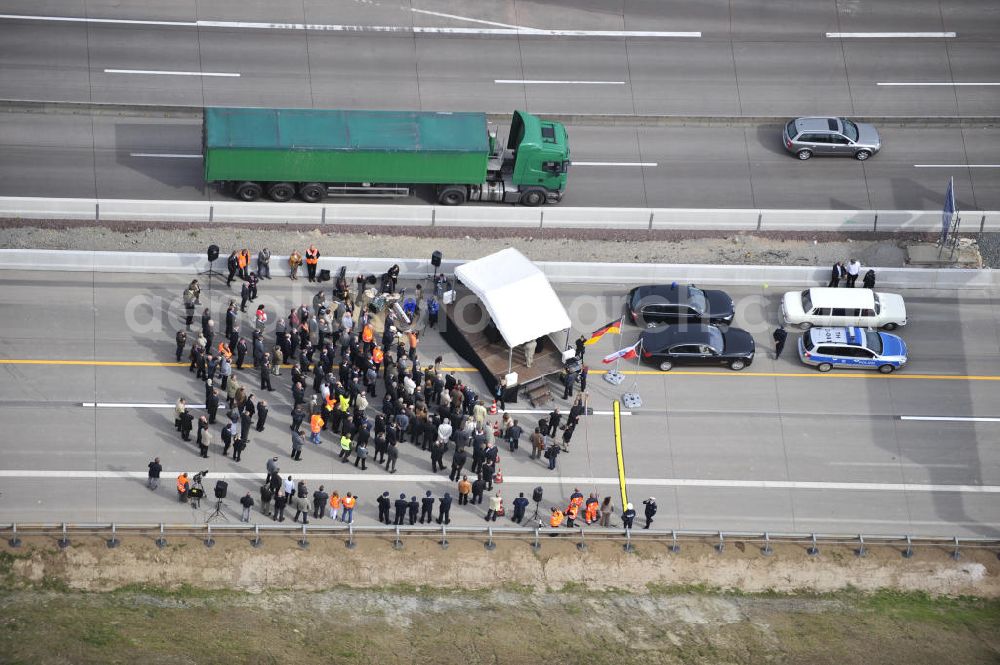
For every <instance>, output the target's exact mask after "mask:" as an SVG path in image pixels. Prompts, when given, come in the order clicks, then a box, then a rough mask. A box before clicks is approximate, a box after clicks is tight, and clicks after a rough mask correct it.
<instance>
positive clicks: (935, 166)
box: [913, 164, 1000, 169]
mask: <svg viewBox="0 0 1000 665" xmlns="http://www.w3.org/2000/svg"><path fill="white" fill-rule="evenodd" d="M913 168H915V169H1000V164H914V165H913Z"/></svg>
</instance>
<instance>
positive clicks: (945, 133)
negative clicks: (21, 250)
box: [0, 0, 1000, 209]
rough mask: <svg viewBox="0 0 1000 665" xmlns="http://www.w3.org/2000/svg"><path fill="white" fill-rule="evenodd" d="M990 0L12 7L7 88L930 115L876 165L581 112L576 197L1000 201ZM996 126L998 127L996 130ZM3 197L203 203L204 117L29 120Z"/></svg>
mask: <svg viewBox="0 0 1000 665" xmlns="http://www.w3.org/2000/svg"><path fill="white" fill-rule="evenodd" d="M998 27H1000V11H998V10H997V9H996V7H994V6H992V5H990V4H989V3H981V2H963V1H960V0H943V1H941V2H938V1H934V2H931V1H928V0H921V1H919V2H915V3H914V2H907V3H902V2H888V3H876V2H861V3H859V2H800V3H792V4H790V5H787V6H784V5H780V6H779V5H774V4H773V3H770V2H765V1H764V0H755V1H753V2H746V3H737V4H735V5H734V4H732V3H728V4H727V3H722V2H709V3H705V2H686V3H680V4H677V3H674V4H671V5H670V6H664V5H662V4H659V3H622V4H617V5H615V6H612V7H610V8H609V7H607V6H604V4H603V3H578V2H534V3H527V2H509V1H508V2H500V3H491V4H490V5H489V6H483V5H481V4H479V3H469V2H464V1H451V2H433V3H428V4H426V5H425V4H422V3H401V2H395V3H393V2H353V1H346V0H341V1H340V2H334V3H292V2H272V3H258V4H251V5H249V6H248V5H247V4H246V3H242V2H241V3H234V2H223V3H212V4H211V6H205V5H199V4H196V3H182V4H177V5H163V4H157V5H154V6H150V5H148V4H146V3H139V2H123V3H114V4H106V5H97V6H94V5H93V3H88V4H87V5H86V6H83V5H65V4H63V3H46V4H42V5H39V4H38V3H32V2H26V1H22V2H10V3H6V4H5V10H4V14H3V15H2V16H0V98H4V99H27V100H46V101H76V102H94V103H122V104H180V105H191V106H196V107H200V106H203V105H272V106H306V107H312V106H315V107H347V108H413V109H426V110H486V111H493V112H502V113H507V112H509V111H510V110H512V109H514V108H525V109H527V110H529V111H532V112H536V113H542V114H544V113H572V114H583V115H587V114H616V115H623V116H635V115H639V116H648V115H656V116H660V115H679V116H693V117H695V118H702V117H705V116H742V117H750V116H774V117H776V118H782V117H791V116H796V115H806V114H844V115H852V116H910V117H915V118H917V119H918V120H917V123H916V124H913V123H912V122H909V121H908V122H907V123H904V124H902V125H896V124H890V125H886V126H884V127H883V128H882V130H883V136H884V139H885V149H884V150H883V152H882V153H881V154H880V155H878V156H876V158H875V159H873V160H871V161H870V162H868V163H866V164H858V163H854V162H853V161H851V160H830V159H827V160H813V161H812V162H810V163H806V164H799V163H797V162H795V160H793V159H792V158H790V157H789V156H788V155H786V154H785V153H784V152H783V149H782V147H781V145H780V141H779V139H778V127H777V126H776V125H771V124H764V125H758V124H750V125H748V126H747V125H744V124H743V123H736V124H735V125H734V126H727V125H723V124H719V125H714V126H704V125H700V124H697V123H696V124H694V125H686V126H676V125H672V126H652V127H644V126H639V125H638V123H636V126H629V124H628V123H627V122H626V124H625V126H616V127H602V126H595V125H593V124H590V123H588V122H587V121H586V120H585V119H581V120H580V121H579V122H577V123H575V124H573V125H571V126H570V131H571V144H572V149H573V158H574V160H575V161H577V162H578V163H585V162H591V163H596V164H593V165H586V166H585V165H582V164H581V165H580V166H577V167H576V168H575V169H574V172H573V174H572V176H573V177H572V182H571V184H570V187H569V191H568V195H567V198H566V202H567V203H568V204H571V205H613V206H666V207H705V208H707V207H738V208H756V207H761V208H770V207H774V208H871V209H875V208H883V209H884V208H899V209H929V208H931V209H932V208H937V207H938V206H939V204H940V199H941V195H942V192H943V188H944V183H945V182H947V178H948V177H949V176H955V178H956V185H957V189H958V193H959V202H960V205H961V206H962V207H963V208H964V209H975V208H978V209H996V208H997V207H998V206H1000V191H998V190H1000V164H998V163H997V162H998V157H997V155H998V154H1000V150H998V144H1000V140H998V138H997V136H998V132H997V130H995V129H992V128H990V127H966V128H961V127H958V126H934V127H923V126H920V121H919V119H920V118H926V117H939V116H948V117H969V116H993V115H995V114H996V109H997V108H1000V78H997V76H996V72H997V71H998V67H997V65H998V62H1000V57H998V56H1000V45H998V42H997V38H996V35H997V34H998V31H997V28H998ZM985 124H986V125H991V124H992V123H991V122H987V123H985ZM0 128H2V130H0V131H3V136H2V143H0V145H2V147H3V152H2V155H0V175H2V178H0V183H2V186H0V194H3V195H18V194H21V195H29V196H39V195H46V194H51V195H54V196H110V197H139V198H200V197H203V196H206V195H208V193H206V192H203V191H202V190H201V184H200V176H199V164H198V163H197V161H196V160H195V159H194V158H191V157H133V156H132V153H143V154H159V155H188V154H195V153H197V152H198V145H199V132H198V129H197V123H196V122H185V121H166V120H157V119H147V120H136V119H133V118H102V117H94V118H91V117H87V116H69V115H58V114H57V115H52V116H45V117H31V116H21V115H8V116H5V121H4V123H2V125H0Z"/></svg>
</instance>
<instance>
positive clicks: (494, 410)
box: [490, 400, 497, 416]
mask: <svg viewBox="0 0 1000 665" xmlns="http://www.w3.org/2000/svg"><path fill="white" fill-rule="evenodd" d="M490 415H491V416H495V415H497V401H496V400H493V403H492V404H490Z"/></svg>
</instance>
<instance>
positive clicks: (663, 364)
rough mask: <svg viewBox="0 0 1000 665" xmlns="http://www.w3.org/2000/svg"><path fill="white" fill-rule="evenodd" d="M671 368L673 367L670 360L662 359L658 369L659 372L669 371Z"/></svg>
mask: <svg viewBox="0 0 1000 665" xmlns="http://www.w3.org/2000/svg"><path fill="white" fill-rule="evenodd" d="M673 368H674V364H673V363H672V362H670V361H669V360H664V361H663V362H661V363H660V371H661V372H669V371H670V370H672V369H673Z"/></svg>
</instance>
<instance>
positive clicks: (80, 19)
mask: <svg viewBox="0 0 1000 665" xmlns="http://www.w3.org/2000/svg"><path fill="white" fill-rule="evenodd" d="M0 19H10V20H20V21H54V22H57V23H111V24H122V25H173V26H181V27H186V28H193V27H195V26H196V25H197V23H196V22H194V21H142V20H132V19H123V18H88V17H85V16H26V15H23V14H0Z"/></svg>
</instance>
